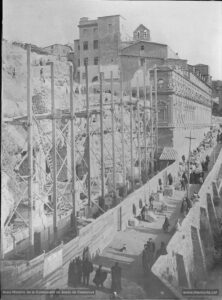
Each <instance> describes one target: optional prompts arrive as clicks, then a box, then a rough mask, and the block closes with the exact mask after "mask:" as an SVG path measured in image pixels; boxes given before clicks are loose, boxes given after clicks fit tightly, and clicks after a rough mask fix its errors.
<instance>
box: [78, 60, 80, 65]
mask: <svg viewBox="0 0 222 300" xmlns="http://www.w3.org/2000/svg"><path fill="white" fill-rule="evenodd" d="M79 66H80V59H78V67H79Z"/></svg>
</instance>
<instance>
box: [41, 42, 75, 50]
mask: <svg viewBox="0 0 222 300" xmlns="http://www.w3.org/2000/svg"><path fill="white" fill-rule="evenodd" d="M52 46H63V47H67V48H68V47H69V48H70V49H72V47H71V46H69V45H67V44H66V45H64V44H59V43H56V44H52V45H49V46H46V47H42V49H46V48H49V47H52Z"/></svg>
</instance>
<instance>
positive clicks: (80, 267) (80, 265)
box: [76, 256, 82, 284]
mask: <svg viewBox="0 0 222 300" xmlns="http://www.w3.org/2000/svg"><path fill="white" fill-rule="evenodd" d="M76 266H77V272H78V273H77V274H78V276H77V282H78V284H81V281H82V261H81V258H80V257H79V256H78V257H77V260H76Z"/></svg>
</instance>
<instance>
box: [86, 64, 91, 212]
mask: <svg viewBox="0 0 222 300" xmlns="http://www.w3.org/2000/svg"><path fill="white" fill-rule="evenodd" d="M85 74H86V116H87V119H86V137H87V138H88V149H87V153H88V161H87V165H88V208H89V209H90V207H91V157H90V156H91V152H90V126H89V119H90V115H89V82H88V65H87V64H85Z"/></svg>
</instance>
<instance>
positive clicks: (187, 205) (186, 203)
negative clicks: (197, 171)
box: [180, 193, 199, 217]
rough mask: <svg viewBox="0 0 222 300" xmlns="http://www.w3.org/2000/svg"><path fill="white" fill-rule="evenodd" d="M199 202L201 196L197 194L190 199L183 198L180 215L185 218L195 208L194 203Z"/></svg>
mask: <svg viewBox="0 0 222 300" xmlns="http://www.w3.org/2000/svg"><path fill="white" fill-rule="evenodd" d="M197 201H199V195H198V194H196V193H194V194H193V195H192V196H191V197H190V198H189V197H187V196H186V197H184V198H183V200H182V204H181V208H180V213H181V214H182V216H183V217H186V215H187V214H188V212H189V210H190V209H191V208H192V207H193V205H194V203H195V202H197Z"/></svg>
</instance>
